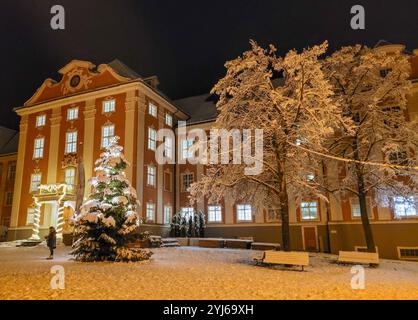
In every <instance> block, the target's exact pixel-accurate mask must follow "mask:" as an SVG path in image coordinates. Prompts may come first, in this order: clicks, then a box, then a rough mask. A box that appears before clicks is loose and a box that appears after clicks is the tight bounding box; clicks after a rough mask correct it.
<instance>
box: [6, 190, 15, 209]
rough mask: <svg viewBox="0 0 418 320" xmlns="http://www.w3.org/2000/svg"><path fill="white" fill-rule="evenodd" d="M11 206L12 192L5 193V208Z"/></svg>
mask: <svg viewBox="0 0 418 320" xmlns="http://www.w3.org/2000/svg"><path fill="white" fill-rule="evenodd" d="M12 205H13V192H11V191H9V192H6V207H11V206H12Z"/></svg>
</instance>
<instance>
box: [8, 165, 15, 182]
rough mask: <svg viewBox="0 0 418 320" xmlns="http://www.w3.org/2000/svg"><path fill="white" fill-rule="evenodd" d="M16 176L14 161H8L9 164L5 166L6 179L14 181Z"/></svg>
mask: <svg viewBox="0 0 418 320" xmlns="http://www.w3.org/2000/svg"><path fill="white" fill-rule="evenodd" d="M15 177H16V161H13V162H9V166H8V168H7V181H8V182H14V181H15Z"/></svg>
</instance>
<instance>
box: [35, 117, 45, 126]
mask: <svg viewBox="0 0 418 320" xmlns="http://www.w3.org/2000/svg"><path fill="white" fill-rule="evenodd" d="M45 124H46V115H44V114H43V115H40V116H37V117H36V127H37V128H40V127H44V126H45Z"/></svg>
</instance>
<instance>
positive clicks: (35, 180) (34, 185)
mask: <svg viewBox="0 0 418 320" xmlns="http://www.w3.org/2000/svg"><path fill="white" fill-rule="evenodd" d="M41 181H42V173H40V172H38V173H33V174H32V175H31V176H30V188H29V192H30V193H34V192H36V191H38V189H39V186H40V185H41Z"/></svg>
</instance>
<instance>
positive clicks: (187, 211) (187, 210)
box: [180, 207, 195, 222]
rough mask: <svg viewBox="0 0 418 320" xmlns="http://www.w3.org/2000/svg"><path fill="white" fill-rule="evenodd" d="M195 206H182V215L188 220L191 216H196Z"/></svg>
mask: <svg viewBox="0 0 418 320" xmlns="http://www.w3.org/2000/svg"><path fill="white" fill-rule="evenodd" d="M194 211H195V210H194V208H193V207H182V208H181V209H180V214H181V216H182V217H184V218H186V220H187V222H188V221H189V219H190V217H193V216H194Z"/></svg>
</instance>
